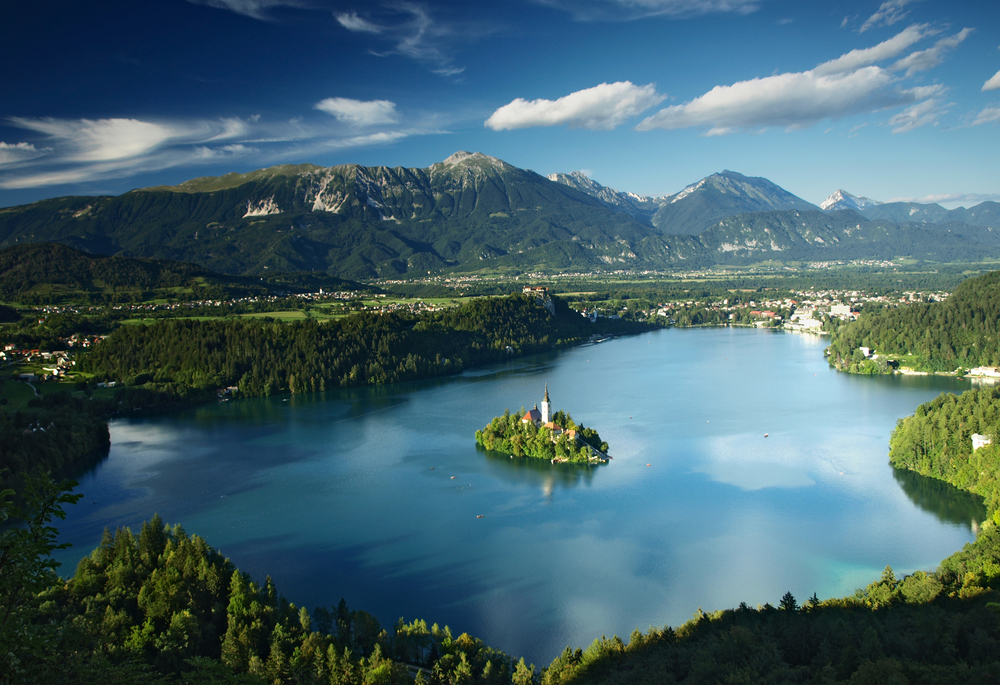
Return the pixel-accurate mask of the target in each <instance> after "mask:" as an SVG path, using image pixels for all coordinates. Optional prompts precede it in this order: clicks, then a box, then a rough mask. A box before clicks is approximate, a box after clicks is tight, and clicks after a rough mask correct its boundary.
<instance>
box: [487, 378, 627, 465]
mask: <svg viewBox="0 0 1000 685" xmlns="http://www.w3.org/2000/svg"><path fill="white" fill-rule="evenodd" d="M476 442H478V443H479V444H480V445H482V446H483V447H485V448H486V449H488V450H494V451H498V452H499V451H502V452H508V453H510V455H511V456H512V457H533V458H535V459H550V460H552V461H553V462H566V461H576V462H594V461H596V462H607V460H608V459H610V457H609V456H608V443H606V442H603V441H602V440H601V436H600V435H598V433H597V431H596V430H594V429H593V428H586V427H585V426H584V425H583V424H577V423H576V421H574V420H573V417H572V416H570V415H569V414H567V413H566V412H564V411H557V412H555V413H553V412H552V401H551V400H550V399H549V386H548V384H546V385H545V395H544V397H543V398H542V408H541V410H539V409H538V405H537V404H536V405H535V407H534V409H531V410H530V411H525V410H524V408H523V407H522V408H521V411H519V412H517V413H516V414H511V413H510V409H505V410H504V413H503V416H497V417H496V418H494V419H493V420H492V421H490V423H489V424H488V425H487V426H486V427H485V428H483V429H482V430H479V431H476Z"/></svg>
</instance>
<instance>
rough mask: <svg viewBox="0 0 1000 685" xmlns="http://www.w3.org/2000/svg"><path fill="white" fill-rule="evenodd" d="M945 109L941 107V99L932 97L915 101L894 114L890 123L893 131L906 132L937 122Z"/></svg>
mask: <svg viewBox="0 0 1000 685" xmlns="http://www.w3.org/2000/svg"><path fill="white" fill-rule="evenodd" d="M945 111H946V110H944V109H942V108H941V102H940V100H937V99H934V98H931V99H930V100H924V101H923V102H917V103H914V104H912V105H910V106H909V107H907V108H906V109H904V110H903V111H902V112H900V113H899V114H896V115H894V116H893V117H892V118H890V119H889V125H890V126H892V132H893V133H906V132H907V131H912V130H913V129H915V128H920V127H921V126H926V125H928V124H934V123H936V122H937V120H938V118H939V117H940V116H941V115H942V114H944V112H945Z"/></svg>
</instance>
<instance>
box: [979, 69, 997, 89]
mask: <svg viewBox="0 0 1000 685" xmlns="http://www.w3.org/2000/svg"><path fill="white" fill-rule="evenodd" d="M998 88H1000V71H998V72H997V73H995V74H993V76H992V77H990V79H989V80H988V81H987V82H986V83H984V84H983V90H984V91H987V90H996V89H998Z"/></svg>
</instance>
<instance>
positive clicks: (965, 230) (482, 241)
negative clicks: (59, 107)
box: [0, 152, 1000, 278]
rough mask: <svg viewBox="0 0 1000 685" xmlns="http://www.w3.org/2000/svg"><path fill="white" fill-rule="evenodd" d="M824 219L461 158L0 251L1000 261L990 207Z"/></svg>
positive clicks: (532, 259) (237, 196)
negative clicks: (52, 245)
mask: <svg viewBox="0 0 1000 685" xmlns="http://www.w3.org/2000/svg"><path fill="white" fill-rule="evenodd" d="M841 194H842V195H843V196H844V198H847V197H852V198H853V197H854V196H850V195H849V194H847V193H843V191H841ZM855 200H858V198H855ZM824 204H826V203H824ZM830 208H831V209H834V210H835V211H829V212H824V211H822V209H821V208H820V207H817V206H815V205H813V204H810V203H808V202H806V201H805V200H802V199H801V198H798V197H796V196H795V195H793V194H791V193H789V192H788V191H786V190H784V189H782V188H780V187H779V186H777V185H775V184H774V183H772V182H770V181H768V180H767V179H764V178H754V177H747V176H743V175H742V174H738V173H735V172H732V171H723V172H721V173H717V174H712V175H711V176H709V177H707V178H704V179H702V180H701V181H698V182H697V183H694V184H691V185H689V186H688V187H687V188H685V189H684V190H682V191H681V192H679V193H677V194H675V195H667V196H662V197H649V196H643V195H637V194H634V193H626V192H621V191H617V190H614V189H611V188H607V187H604V186H601V185H600V184H598V183H596V182H594V181H592V180H591V179H589V178H588V177H587V176H585V175H584V174H582V173H579V172H574V173H570V174H554V175H552V176H550V177H549V178H546V177H543V176H541V175H539V174H536V173H535V172H533V171H530V170H525V169H519V168H517V167H514V166H512V165H510V164H507V163H506V162H503V161H501V160H499V159H496V158H494V157H490V156H488V155H485V154H482V153H479V152H476V153H469V152H457V153H455V154H454V155H452V156H451V157H449V158H448V159H446V160H444V161H442V162H438V163H436V164H433V165H431V166H430V167H427V168H423V169H414V168H404V167H384V166H361V165H357V164H348V165H341V166H334V167H328V168H325V167H318V166H315V165H309V164H304V165H285V166H278V167H271V168H268V169H262V170H259V171H254V172H251V173H247V174H236V173H233V174H226V175H224V176H218V177H206V178H198V179H193V180H191V181H187V182H185V183H182V184H180V185H177V186H160V187H153V188H144V189H140V190H134V191H130V192H128V193H125V194H123V195H120V196H114V197H112V196H101V197H63V198H55V199H50V200H43V201H40V202H36V203H33V204H30V205H23V206H19V207H8V208H4V209H0V247H4V246H10V245H17V244H23V243H35V242H60V243H64V244H67V245H71V246H73V247H76V248H78V249H83V250H86V251H89V252H92V253H99V254H109V255H122V256H129V257H141V258H155V259H171V260H181V261H187V262H194V263H197V264H199V265H201V266H203V267H205V268H208V269H212V270H214V271H218V272H223V273H231V274H245V275H262V274H268V273H275V272H285V271H325V272H327V273H329V274H331V275H336V276H339V277H344V278H375V277H383V278H391V277H398V276H404V275H405V276H413V275H421V274H423V275H426V274H427V273H429V272H430V273H437V272H443V271H475V270H480V269H483V268H491V269H501V270H509V271H513V270H518V271H527V270H577V271H590V270H598V269H600V270H608V269H669V268H677V267H683V268H692V267H699V268H700V267H704V266H708V265H711V264H746V263H754V262H760V261H766V260H780V261H804V260H809V261H812V260H837V259H860V258H870V259H891V258H894V257H910V258H914V259H921V260H929V261H941V260H966V259H967V260H979V259H982V258H984V257H990V256H997V257H1000V211H998V210H1000V205H997V203H990V202H987V203H983V204H981V205H978V206H976V207H973V208H972V209H969V210H966V209H959V210H952V211H950V212H949V211H948V210H945V209H944V208H942V207H940V206H938V205H915V206H910V205H906V204H905V203H889V204H873V205H871V206H858V207H852V208H847V209H839V210H838V209H837V208H835V207H833V206H832V205H831V207H830ZM934 208H937V209H934Z"/></svg>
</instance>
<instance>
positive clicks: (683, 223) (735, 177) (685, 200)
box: [652, 171, 818, 235]
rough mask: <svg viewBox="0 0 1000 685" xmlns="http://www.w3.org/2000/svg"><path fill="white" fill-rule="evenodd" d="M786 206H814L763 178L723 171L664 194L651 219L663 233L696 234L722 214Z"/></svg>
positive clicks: (730, 214)
mask: <svg viewBox="0 0 1000 685" xmlns="http://www.w3.org/2000/svg"><path fill="white" fill-rule="evenodd" d="M788 209H797V210H800V211H806V210H816V209H818V207H816V206H815V205H813V204H810V203H808V202H806V201H805V200H803V199H802V198H800V197H796V196H795V195H792V194H791V193H789V192H788V191H787V190H785V189H784V188H781V187H780V186H777V185H775V184H774V183H772V182H771V181H768V180H767V179H766V178H757V177H748V176H744V175H743V174H738V173H736V172H735V171H723V172H722V173H718V174H712V175H711V176H709V177H707V178H703V179H702V180H700V181H698V182H697V183H694V184H692V185H689V186H688V187H687V188H685V189H684V190H682V191H681V192H679V193H677V194H676V195H674V196H672V197H669V198H664V204H663V206H662V207H660V209H658V210H657V211H656V214H654V215H653V219H652V222H653V225H654V226H656V227H657V228H659V229H660V230H661V231H662V232H663V233H664V234H667V235H698V234H700V233H703V232H704V231H705V230H707V229H708V228H709V227H710V226H712V225H713V224H714V223H715V222H717V221H718V220H719V219H723V218H725V217H730V216H736V215H738V214H747V213H750V212H770V211H781V210H788Z"/></svg>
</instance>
